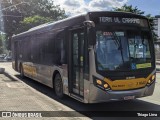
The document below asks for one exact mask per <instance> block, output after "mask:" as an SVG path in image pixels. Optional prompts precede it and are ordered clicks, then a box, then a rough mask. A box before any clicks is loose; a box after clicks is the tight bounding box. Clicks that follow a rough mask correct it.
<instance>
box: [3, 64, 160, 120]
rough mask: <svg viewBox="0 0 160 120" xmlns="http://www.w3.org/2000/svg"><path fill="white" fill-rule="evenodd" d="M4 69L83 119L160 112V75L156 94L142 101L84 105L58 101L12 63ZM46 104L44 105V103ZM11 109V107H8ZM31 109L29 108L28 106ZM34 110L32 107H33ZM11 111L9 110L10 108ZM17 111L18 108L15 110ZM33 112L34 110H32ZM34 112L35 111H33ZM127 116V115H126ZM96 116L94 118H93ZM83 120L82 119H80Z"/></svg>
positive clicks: (34, 92)
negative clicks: (22, 74) (14, 68)
mask: <svg viewBox="0 0 160 120" xmlns="http://www.w3.org/2000/svg"><path fill="white" fill-rule="evenodd" d="M1 67H3V68H5V69H6V71H7V72H8V73H9V74H11V75H13V76H14V77H15V78H18V79H19V80H20V81H21V82H22V83H23V85H24V86H28V87H29V89H32V90H34V91H33V95H34V94H41V95H42V98H41V99H43V97H44V101H43V102H45V99H50V102H49V103H46V104H48V106H49V105H50V104H56V107H57V108H58V109H56V110H61V109H64V108H65V109H66V110H68V111H78V112H79V113H81V114H82V115H84V116H86V117H84V118H83V119H88V118H91V119H97V117H95V116H100V115H101V113H100V112H103V113H105V112H106V113H107V111H115V112H113V113H115V116H116V114H119V113H118V112H116V111H151V112H154V111H160V92H159V91H160V73H157V82H156V86H155V91H154V94H153V95H152V96H149V97H145V98H140V99H136V100H131V101H119V102H108V103H98V104H83V103H80V102H78V101H76V100H74V99H72V98H70V97H67V96H66V97H65V99H62V100H60V99H58V98H57V97H56V96H55V94H54V93H53V90H52V89H51V88H49V87H47V86H45V85H42V84H40V83H38V82H36V81H34V80H32V79H29V78H25V79H21V78H20V76H19V73H17V72H15V71H14V70H13V69H12V67H11V63H9V62H8V63H0V68H1ZM43 104H44V103H43ZM8 107H9V106H8ZM27 107H28V108H29V106H27ZM31 108H32V107H31ZM2 110H3V109H1V108H0V111H2ZM8 110H9V108H8ZM15 110H16V108H15ZM30 110H32V109H30ZM33 111H34V109H33ZM45 111H50V108H49V109H47V107H46V108H45ZM87 111H95V112H94V113H91V112H87ZM126 114H127V113H126ZM92 115H94V116H92ZM142 118H144V117H136V118H129V119H130V120H131V119H133V120H141V119H142ZM79 119H81V117H80V118H79ZM98 119H108V120H119V119H121V120H128V118H127V117H124V118H122V117H121V118H118V117H110V118H109V117H108V118H104V117H101V118H99V117H98ZM146 119H148V120H158V119H159V120H160V118H159V117H158V118H157V117H147V118H145V120H146Z"/></svg>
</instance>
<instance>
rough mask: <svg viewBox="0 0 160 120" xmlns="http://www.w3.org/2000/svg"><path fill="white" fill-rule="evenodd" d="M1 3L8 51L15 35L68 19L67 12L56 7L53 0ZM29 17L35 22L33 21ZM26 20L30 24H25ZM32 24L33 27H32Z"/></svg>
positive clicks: (5, 1) (13, 0)
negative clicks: (37, 26) (41, 25)
mask: <svg viewBox="0 0 160 120" xmlns="http://www.w3.org/2000/svg"><path fill="white" fill-rule="evenodd" d="M1 3H2V4H1V6H2V8H1V9H2V12H3V20H4V28H5V33H7V38H8V39H7V41H6V42H7V46H8V49H10V46H11V45H10V44H11V36H12V35H13V34H18V33H21V32H23V31H25V30H27V29H29V28H31V27H34V26H35V25H39V24H43V23H45V22H48V21H50V20H52V21H57V20H60V19H63V18H66V17H67V16H66V15H65V11H64V10H61V9H60V7H59V6H55V5H54V4H53V2H52V0H12V3H10V2H9V0H1ZM29 17H31V18H32V19H34V20H33V21H32V20H31V18H29ZM26 19H30V20H29V21H30V24H29V23H25V21H26ZM32 22H33V25H31V24H32ZM22 24H23V25H25V27H24V26H23V25H22Z"/></svg>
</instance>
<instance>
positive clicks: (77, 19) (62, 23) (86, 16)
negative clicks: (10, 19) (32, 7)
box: [13, 11, 147, 37]
mask: <svg viewBox="0 0 160 120" xmlns="http://www.w3.org/2000/svg"><path fill="white" fill-rule="evenodd" d="M102 15H111V16H123V17H128V16H130V17H133V16H134V17H139V18H143V19H147V18H146V17H144V16H141V15H137V14H134V13H130V12H115V11H93V12H87V13H83V14H79V15H76V16H73V17H69V18H65V19H63V20H59V21H56V22H55V21H53V22H49V23H45V24H42V25H39V26H36V27H33V28H31V29H29V30H28V31H25V32H22V33H20V34H17V35H14V36H13V37H20V36H23V35H28V34H30V33H33V34H34V33H35V32H36V33H37V31H38V32H42V31H48V30H51V29H58V28H65V27H69V26H74V25H78V24H83V21H85V20H90V19H91V17H96V16H102ZM77 23H78V24H77Z"/></svg>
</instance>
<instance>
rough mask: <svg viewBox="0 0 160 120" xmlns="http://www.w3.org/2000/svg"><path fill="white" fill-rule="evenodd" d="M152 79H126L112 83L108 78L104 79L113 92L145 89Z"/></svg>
mask: <svg viewBox="0 0 160 120" xmlns="http://www.w3.org/2000/svg"><path fill="white" fill-rule="evenodd" d="M150 77H151V75H149V76H148V77H147V78H135V79H129V80H127V79H124V80H114V81H111V80H110V79H108V78H104V81H105V82H107V83H108V84H109V85H110V87H111V90H130V89H137V88H142V87H145V86H146V84H147V82H148V80H149V78H150Z"/></svg>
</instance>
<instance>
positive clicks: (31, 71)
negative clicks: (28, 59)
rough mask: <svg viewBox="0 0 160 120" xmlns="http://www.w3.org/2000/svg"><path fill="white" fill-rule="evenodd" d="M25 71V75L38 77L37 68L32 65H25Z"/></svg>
mask: <svg viewBox="0 0 160 120" xmlns="http://www.w3.org/2000/svg"><path fill="white" fill-rule="evenodd" d="M23 69H24V73H26V74H28V75H32V76H36V75H37V71H36V68H35V67H33V66H30V65H23Z"/></svg>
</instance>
